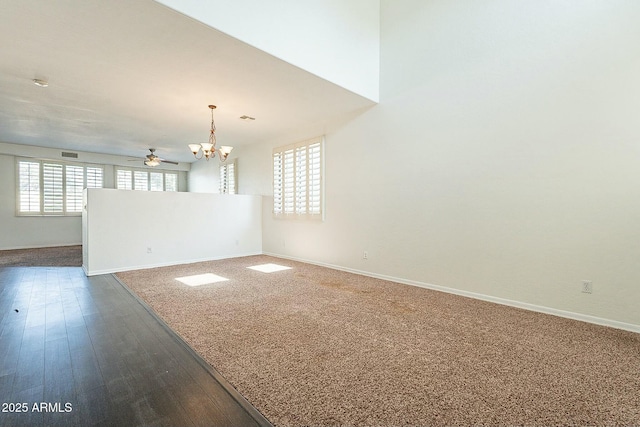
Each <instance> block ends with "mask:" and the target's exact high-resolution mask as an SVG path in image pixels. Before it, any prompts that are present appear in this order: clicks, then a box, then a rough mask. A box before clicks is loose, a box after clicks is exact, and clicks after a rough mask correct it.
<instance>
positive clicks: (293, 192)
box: [273, 138, 323, 218]
mask: <svg viewBox="0 0 640 427" xmlns="http://www.w3.org/2000/svg"><path fill="white" fill-rule="evenodd" d="M322 163H323V161H322V138H319V139H314V140H311V141H305V142H301V143H297V144H293V145H290V146H286V147H280V148H276V149H275V150H274V152H273V213H274V214H285V215H288V214H295V215H296V216H297V217H309V218H312V217H315V218H322V215H323V212H322V210H323V209H322V205H323V203H322V193H323V189H322V185H323V184H322Z"/></svg>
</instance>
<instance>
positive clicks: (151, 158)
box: [144, 148, 178, 168]
mask: <svg viewBox="0 0 640 427" xmlns="http://www.w3.org/2000/svg"><path fill="white" fill-rule="evenodd" d="M149 151H150V152H151V153H149V154H147V155H146V156H145V158H144V164H145V165H147V166H149V167H152V168H153V167H156V166H158V165H159V164H160V163H163V162H164V163H170V164H172V165H177V164H178V162H172V161H171V160H166V159H162V158H160V157H158V156H156V149H155V148H149Z"/></svg>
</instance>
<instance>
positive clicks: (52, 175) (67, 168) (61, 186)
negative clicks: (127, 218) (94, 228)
mask: <svg viewBox="0 0 640 427" xmlns="http://www.w3.org/2000/svg"><path fill="white" fill-rule="evenodd" d="M17 171H18V187H19V189H18V199H19V200H18V205H17V206H18V212H17V213H18V215H73V214H79V213H81V212H82V190H83V189H84V188H87V187H88V188H100V187H102V183H103V175H104V171H103V169H102V167H97V166H85V165H82V164H71V163H58V162H50V161H45V160H20V159H19V160H18V167H17Z"/></svg>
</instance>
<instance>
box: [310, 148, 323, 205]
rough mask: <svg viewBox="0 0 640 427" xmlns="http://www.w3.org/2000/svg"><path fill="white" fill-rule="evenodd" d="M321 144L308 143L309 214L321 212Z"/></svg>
mask: <svg viewBox="0 0 640 427" xmlns="http://www.w3.org/2000/svg"><path fill="white" fill-rule="evenodd" d="M321 155H322V153H321V145H320V143H319V142H318V143H315V144H311V145H309V151H308V156H309V160H308V162H309V168H308V171H309V175H308V181H309V182H308V188H309V192H308V199H309V200H308V203H309V204H308V209H309V213H311V214H320V213H321V212H322V210H321V206H322V198H321V194H322V192H321V185H322V159H321Z"/></svg>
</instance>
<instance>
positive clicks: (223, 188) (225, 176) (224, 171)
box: [220, 161, 236, 194]
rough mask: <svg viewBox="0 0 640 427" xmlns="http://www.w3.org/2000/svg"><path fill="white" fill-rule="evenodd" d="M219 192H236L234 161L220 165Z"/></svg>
mask: <svg viewBox="0 0 640 427" xmlns="http://www.w3.org/2000/svg"><path fill="white" fill-rule="evenodd" d="M220 193H221V194H236V162H235V161H233V162H231V163H227V164H224V165H221V166H220Z"/></svg>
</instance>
